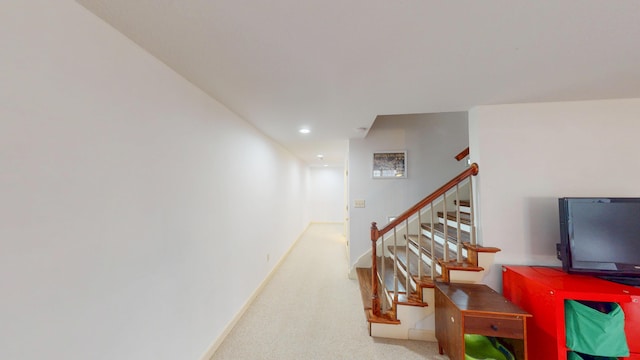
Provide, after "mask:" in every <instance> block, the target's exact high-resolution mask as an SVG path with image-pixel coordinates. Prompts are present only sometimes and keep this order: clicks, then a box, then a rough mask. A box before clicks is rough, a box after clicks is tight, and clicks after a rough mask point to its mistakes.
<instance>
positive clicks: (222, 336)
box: [200, 224, 311, 360]
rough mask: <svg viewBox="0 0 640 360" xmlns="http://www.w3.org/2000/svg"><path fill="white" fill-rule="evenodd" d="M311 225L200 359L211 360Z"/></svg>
mask: <svg viewBox="0 0 640 360" xmlns="http://www.w3.org/2000/svg"><path fill="white" fill-rule="evenodd" d="M309 226H311V224H309V225H307V228H306V229H304V231H302V233H300V236H298V238H297V239H296V241H294V242H293V244H291V246H290V247H289V249H288V250H287V252H286V253H285V254H284V255H283V256H282V257H281V258H280V260H278V263H277V264H276V265H275V266H274V267H273V269H272V270H271V272H269V274H268V275H267V276H266V277H265V278H264V280H263V281H262V282H261V283H260V285H259V286H258V287H257V288H256V290H255V291H254V292H253V293H252V294H251V296H249V298H248V299H247V301H246V302H245V303H244V305H243V306H242V308H240V310H239V311H238V313H237V314H236V315H235V316H234V317H233V319H231V321H230V322H229V324H227V326H225V328H224V330H223V331H222V334H220V336H218V338H217V339H216V340H215V341H214V342H213V344H211V345H210V346H209V348H208V349H207V351H206V352H205V353H204V354H203V355H202V356H201V357H200V360H210V359H211V357H212V356H213V354H214V353H215V352H216V350H218V348H219V347H220V345H221V344H222V342H223V341H224V339H225V338H226V337H227V335H229V333H230V332H231V330H232V329H233V327H234V326H236V324H237V323H238V321H239V320H240V318H242V315H244V313H245V312H246V311H247V309H249V306H251V304H253V301H254V300H255V299H256V297H258V295H259V294H260V292H261V291H262V289H264V287H265V286H266V285H267V283H269V280H271V278H272V277H273V275H274V274H275V273H276V271H277V270H278V269H279V268H280V266H281V265H282V263H283V262H284V260H285V259H286V258H287V256H289V253H290V252H291V250H293V248H294V247H295V246H296V244H297V243H298V241H300V239H301V238H302V235H303V234H304V233H305V232H306V231H307V230H308V229H309Z"/></svg>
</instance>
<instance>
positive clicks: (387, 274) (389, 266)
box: [378, 257, 407, 293]
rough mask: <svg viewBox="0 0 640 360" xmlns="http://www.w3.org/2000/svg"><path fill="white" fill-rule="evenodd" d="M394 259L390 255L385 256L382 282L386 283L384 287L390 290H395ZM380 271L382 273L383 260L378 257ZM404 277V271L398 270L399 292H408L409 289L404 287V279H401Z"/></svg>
mask: <svg viewBox="0 0 640 360" xmlns="http://www.w3.org/2000/svg"><path fill="white" fill-rule="evenodd" d="M393 266H394V264H393V260H391V259H390V258H388V257H385V258H384V274H383V275H382V276H383V281H382V283H383V284H384V288H385V289H387V290H388V291H389V292H391V293H392V292H393V289H394V283H395V279H394V272H393ZM378 273H382V260H381V258H378ZM401 277H403V276H402V273H401V272H400V271H398V293H406V292H407V289H406V288H405V287H404V281H402V280H400V278H401Z"/></svg>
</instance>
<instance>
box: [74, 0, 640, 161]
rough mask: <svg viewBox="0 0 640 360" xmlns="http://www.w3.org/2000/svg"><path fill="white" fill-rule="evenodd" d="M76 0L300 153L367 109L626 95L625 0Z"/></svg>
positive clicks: (638, 69) (353, 127)
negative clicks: (308, 131)
mask: <svg viewBox="0 0 640 360" xmlns="http://www.w3.org/2000/svg"><path fill="white" fill-rule="evenodd" d="M77 1H78V2H79V3H80V4H82V5H83V6H85V7H86V8H88V9H89V10H90V11H92V12H93V13H95V14H96V15H98V16H99V17H101V18H103V19H104V20H105V21H106V22H108V23H109V24H111V25H112V26H113V27H115V28H116V29H118V30H119V31H120V32H122V33H123V34H125V35H126V36H127V37H129V38H131V39H132V40H133V41H135V42H136V43H138V44H139V45H140V46H142V47H143V48H145V49H146V50H147V51H149V52H150V53H151V54H153V55H154V56H156V57H157V58H158V59H160V60H161V61H163V62H164V63H166V64H167V65H168V66H170V67H171V68H173V69H174V70H175V71H176V72H178V73H180V74H181V75H182V76H184V77H185V78H187V79H188V80H189V81H191V82H192V83H194V84H196V85H197V86H199V87H200V88H202V89H203V90H204V91H206V92H207V93H209V94H210V95H211V96H212V97H214V98H216V99H217V100H218V101H220V102H221V103H223V104H225V105H226V106H227V107H229V108H230V109H231V110H233V111H234V112H235V113H237V114H238V115H240V116H241V117H243V118H244V119H246V120H247V121H249V122H251V123H252V124H254V125H255V126H256V127H257V128H259V129H261V131H263V132H264V133H265V134H267V135H268V136H270V137H271V138H273V139H275V140H276V141H277V142H279V143H281V144H282V145H283V146H285V147H287V148H288V149H290V150H291V151H292V152H293V153H294V154H296V155H297V156H299V157H300V158H301V159H303V160H305V161H307V162H308V163H309V164H311V165H315V164H318V163H319V161H318V159H317V158H316V155H317V154H319V153H323V154H324V155H325V161H324V162H325V163H328V164H330V165H342V164H343V158H344V155H345V151H346V146H347V145H346V144H347V140H348V139H349V138H358V137H363V136H364V135H365V134H366V131H359V130H357V128H359V127H366V128H369V127H370V126H371V125H372V123H373V121H374V120H375V117H376V116H377V115H388V114H408V113H433V112H446V111H466V110H469V109H470V108H472V107H474V106H476V105H487V104H503V103H520V102H538V101H565V100H588V99H604V98H628V97H640V1H639V0H617V1H604V0H549V1H546V0H545V1H536V0H530V1H524V0H482V1H478V0H464V1H463V0H322V1H320V0H268V1H267V0H77ZM639 121H640V119H639ZM303 126H308V127H310V128H311V129H312V131H313V132H312V133H311V134H309V135H305V136H303V135H301V134H299V133H298V129H299V128H300V127H303Z"/></svg>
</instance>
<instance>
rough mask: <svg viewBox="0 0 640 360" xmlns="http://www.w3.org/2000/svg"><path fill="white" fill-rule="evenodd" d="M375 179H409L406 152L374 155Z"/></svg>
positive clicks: (382, 152)
mask: <svg viewBox="0 0 640 360" xmlns="http://www.w3.org/2000/svg"><path fill="white" fill-rule="evenodd" d="M372 176H373V178H374V179H402V178H406V177H407V152H406V151H378V152H374V153H373V170H372Z"/></svg>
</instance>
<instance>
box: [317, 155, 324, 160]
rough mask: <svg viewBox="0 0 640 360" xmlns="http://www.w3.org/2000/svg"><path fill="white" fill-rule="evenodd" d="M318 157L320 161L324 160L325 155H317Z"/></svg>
mask: <svg viewBox="0 0 640 360" xmlns="http://www.w3.org/2000/svg"><path fill="white" fill-rule="evenodd" d="M316 157H317V158H318V159H320V160H322V159H324V155H322V154H318V155H316Z"/></svg>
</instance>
